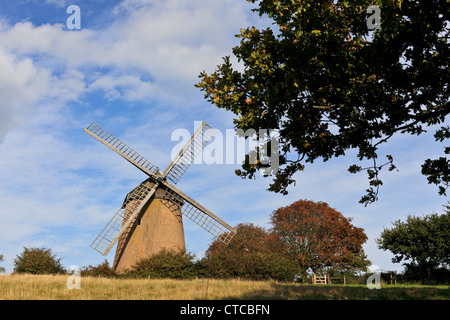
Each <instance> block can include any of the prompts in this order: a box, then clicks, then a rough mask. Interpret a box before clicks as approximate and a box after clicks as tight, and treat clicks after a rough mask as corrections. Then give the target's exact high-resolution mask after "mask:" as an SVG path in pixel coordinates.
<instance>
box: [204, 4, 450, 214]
mask: <svg viewBox="0 0 450 320" xmlns="http://www.w3.org/2000/svg"><path fill="white" fill-rule="evenodd" d="M248 1H249V2H252V3H255V4H256V7H255V8H254V9H253V11H255V12H256V13H258V14H259V15H260V16H267V17H268V18H269V19H271V20H272V21H273V26H272V27H269V28H266V29H262V30H259V29H257V28H255V27H248V28H245V29H241V31H240V33H239V34H238V35H237V37H238V38H239V39H240V44H239V45H238V46H236V47H234V48H233V54H234V56H235V57H236V58H237V60H238V61H239V63H240V65H239V66H238V67H236V66H233V65H232V64H231V60H230V57H229V56H227V57H224V58H223V62H222V63H221V64H219V65H218V67H217V69H216V71H214V72H213V73H212V74H207V73H206V72H204V71H203V72H202V73H201V74H200V76H199V77H200V82H199V83H197V84H196V86H197V87H198V88H200V89H201V90H202V91H203V92H204V94H205V98H206V99H207V100H208V101H210V102H211V103H212V104H214V105H215V106H216V107H218V108H221V109H225V110H228V111H230V112H232V113H234V114H235V115H236V118H235V119H234V124H235V127H236V129H241V130H243V131H246V130H249V129H254V130H256V131H258V129H276V130H279V149H280V150H279V151H280V157H279V168H278V170H275V171H274V172H272V177H273V182H272V183H271V184H270V187H269V190H270V191H274V192H281V193H283V194H286V193H287V192H288V191H287V188H288V186H289V185H290V184H292V183H294V182H295V180H294V179H293V175H294V174H295V173H296V172H299V171H302V170H304V168H305V165H306V164H308V163H313V162H314V161H316V160H320V159H321V160H323V161H328V160H329V159H331V158H333V157H340V156H344V155H345V154H346V153H348V151H349V150H356V151H357V155H358V158H359V161H360V162H359V163H356V164H353V165H351V166H350V167H349V171H350V172H351V173H358V172H366V173H367V174H368V179H369V186H368V189H367V190H366V193H365V195H363V196H362V198H361V200H360V202H361V203H364V204H366V205H367V204H368V203H371V202H373V201H376V200H377V198H378V189H379V188H380V186H381V185H382V180H381V178H380V171H381V170H382V169H383V168H388V169H389V170H394V169H395V165H394V158H393V157H392V155H387V158H386V159H384V160H383V159H382V160H380V158H379V152H380V151H379V148H380V147H381V146H382V145H384V144H385V143H387V142H388V141H390V139H391V138H392V137H393V136H394V135H395V134H396V133H401V134H410V135H420V134H422V133H423V132H425V131H426V128H427V127H429V126H433V125H434V126H435V128H438V129H437V132H436V140H437V141H442V140H443V139H448V138H449V136H450V135H449V134H448V132H449V126H442V124H443V123H444V122H445V120H446V118H447V116H448V114H449V112H450V107H449V97H450V87H449V82H450V72H449V70H450V68H449V61H450V47H449V38H450V35H449V31H450V28H449V20H450V2H449V1H448V0H375V1H374V0H351V1H350V0H323V1H316V0H299V1H288V0H248ZM371 5H376V6H378V8H379V9H380V13H381V16H380V28H379V29H377V30H369V27H371V25H370V23H367V22H368V20H369V21H372V20H371V19H373V17H372V15H373V14H374V12H373V11H369V12H368V11H367V9H368V8H369V6H371ZM268 143H270V141H268ZM269 149H270V148H267V150H269ZM445 153H446V154H449V153H450V148H446V149H445ZM270 166H271V164H270V163H263V162H255V163H245V164H244V165H243V166H242V170H237V171H236V173H237V174H238V175H240V176H241V177H243V178H253V177H254V175H255V172H256V171H257V170H261V169H264V168H267V167H270ZM449 168H450V161H449V160H448V158H446V157H441V158H439V159H436V160H431V159H428V161H427V162H426V163H424V166H423V168H422V173H423V174H424V175H426V177H427V179H428V182H429V183H434V184H437V185H438V186H439V193H440V194H445V191H446V189H447V188H448V185H449V171H450V170H449Z"/></svg>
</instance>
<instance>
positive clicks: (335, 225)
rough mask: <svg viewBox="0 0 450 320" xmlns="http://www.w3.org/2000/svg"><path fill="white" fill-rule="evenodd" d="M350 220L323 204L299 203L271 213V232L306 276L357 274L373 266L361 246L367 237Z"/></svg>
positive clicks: (303, 201)
mask: <svg viewBox="0 0 450 320" xmlns="http://www.w3.org/2000/svg"><path fill="white" fill-rule="evenodd" d="M350 222H351V219H350V218H346V217H344V216H343V215H342V214H341V213H340V212H338V211H336V210H335V209H333V208H330V207H329V206H328V204H326V203H324V202H313V201H308V200H299V201H296V202H294V203H293V204H291V205H289V206H286V207H282V208H279V209H278V210H275V211H273V212H272V215H271V223H272V230H271V232H272V233H273V234H274V236H276V237H277V239H278V240H279V241H280V242H281V243H282V244H283V249H284V251H285V252H286V253H287V254H288V255H289V256H290V257H292V258H293V259H295V261H296V262H297V263H298V265H299V267H300V269H301V270H302V273H303V275H305V274H306V272H307V270H308V269H309V268H311V270H312V271H313V272H319V273H320V272H321V271H325V270H326V269H328V268H333V269H336V270H340V271H349V272H354V271H357V270H365V269H366V268H367V266H368V265H369V264H370V263H369V261H368V260H367V257H366V255H365V254H364V251H363V248H362V245H363V244H364V243H365V242H366V241H367V236H366V235H365V233H364V230H363V229H362V228H357V227H355V226H353V225H352V224H351V223H350Z"/></svg>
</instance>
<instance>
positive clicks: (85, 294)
mask: <svg viewBox="0 0 450 320" xmlns="http://www.w3.org/2000/svg"><path fill="white" fill-rule="evenodd" d="M68 277H69V276H63V275H58V276H32V275H5V276H0V299H3V300H142V299H143V300H198V299H200V300H220V299H236V300H239V299H249V300H263V299H271V300H273V299H283V300H297V299H314V300H448V299H450V288H449V287H448V286H405V285H397V286H394V285H385V286H382V287H381V289H373V290H369V289H368V288H367V287H366V286H364V285H358V286H356V285H352V286H350V285H347V286H343V285H306V284H286V283H276V282H275V281H244V280H215V279H214V280H213V279H196V280H171V279H148V280H147V279H139V280H135V279H106V278H92V277H82V278H81V282H80V289H72V290H70V289H68V287H67V280H68Z"/></svg>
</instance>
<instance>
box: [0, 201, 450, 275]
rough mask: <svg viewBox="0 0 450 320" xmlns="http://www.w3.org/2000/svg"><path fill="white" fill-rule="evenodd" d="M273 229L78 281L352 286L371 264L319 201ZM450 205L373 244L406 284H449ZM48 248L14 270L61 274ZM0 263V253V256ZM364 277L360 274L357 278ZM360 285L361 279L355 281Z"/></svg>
mask: <svg viewBox="0 0 450 320" xmlns="http://www.w3.org/2000/svg"><path fill="white" fill-rule="evenodd" d="M270 219H271V220H270V223H271V228H270V229H265V228H262V227H259V226H255V225H254V224H251V223H242V224H239V225H237V226H236V229H237V235H236V236H235V237H234V238H233V239H232V240H231V242H230V243H229V244H228V245H225V244H223V243H222V242H220V241H218V240H216V241H213V242H212V243H211V244H210V246H209V247H208V249H207V250H206V252H205V255H204V257H202V258H201V259H196V257H195V255H194V254H192V253H186V252H173V251H168V250H162V251H161V252H159V253H158V254H156V255H153V256H151V257H147V258H144V259H141V260H139V261H137V263H136V265H134V266H133V268H132V269H130V270H127V271H126V272H124V273H121V274H117V273H116V272H115V271H114V270H113V268H112V267H111V266H110V265H109V263H108V261H107V260H105V261H104V262H102V263H100V264H99V265H97V266H92V265H89V266H85V267H83V268H82V270H81V274H82V275H83V276H103V277H131V278H174V279H192V278H221V279H227V278H241V279H251V280H267V279H273V280H278V281H303V282H305V281H309V277H310V275H311V274H312V273H315V274H325V273H328V274H332V275H346V277H347V279H349V280H350V282H349V283H351V281H352V279H353V280H354V281H357V279H358V275H364V274H365V271H366V270H367V267H368V266H369V265H370V264H371V262H370V261H369V260H368V259H367V256H366V254H365V253H364V250H363V247H362V246H363V244H364V243H365V242H366V241H367V236H366V235H365V233H364V230H363V229H362V228H358V227H355V226H353V225H352V224H351V219H349V218H346V217H344V216H343V215H342V214H341V213H340V212H338V211H336V210H335V209H333V208H331V207H330V206H329V205H328V204H326V203H324V202H313V201H308V200H299V201H297V202H294V203H293V204H291V205H289V206H286V207H282V208H279V209H277V210H275V211H273V212H272V214H271V216H270ZM449 225H450V207H449V206H445V213H444V214H441V215H438V214H431V215H427V216H423V217H412V216H409V217H408V218H407V219H406V221H403V222H402V221H400V220H398V221H396V222H394V223H393V226H392V228H390V229H389V228H385V230H384V231H383V232H382V233H381V235H380V237H379V238H378V239H377V240H376V241H377V244H378V247H379V249H382V250H388V251H391V252H392V253H393V254H394V258H393V262H394V263H400V262H403V265H404V266H405V272H404V273H403V274H400V275H398V279H401V280H404V281H416V282H417V281H421V282H424V283H448V282H450V281H449V276H450V272H449V258H450V252H449V244H448V240H447V238H448V230H449ZM61 260H62V258H59V257H57V256H56V254H54V253H53V252H52V251H51V250H50V249H48V248H28V247H24V251H23V252H22V254H20V255H18V256H17V257H16V259H15V260H14V266H15V267H14V272H15V273H30V274H55V273H65V272H66V270H65V269H64V267H63V266H62V264H61ZM0 261H1V256H0ZM362 278H364V276H363V277H362ZM359 279H360V280H361V276H360V277H359Z"/></svg>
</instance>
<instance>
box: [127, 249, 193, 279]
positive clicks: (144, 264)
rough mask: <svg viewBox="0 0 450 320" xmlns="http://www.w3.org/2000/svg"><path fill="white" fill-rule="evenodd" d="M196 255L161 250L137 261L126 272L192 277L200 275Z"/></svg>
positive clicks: (134, 274) (130, 274)
mask: <svg viewBox="0 0 450 320" xmlns="http://www.w3.org/2000/svg"><path fill="white" fill-rule="evenodd" d="M193 260H194V255H193V254H190V253H187V254H184V253H180V252H174V251H169V250H165V249H163V250H161V251H160V252H159V253H157V254H155V255H152V256H151V257H148V258H144V259H141V260H139V261H137V262H136V265H134V266H133V267H132V269H131V270H130V271H128V272H126V273H125V274H124V276H127V277H136V278H172V279H192V278H195V277H196V276H197V275H198V268H197V266H196V264H195V263H194V261H193Z"/></svg>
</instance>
